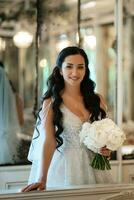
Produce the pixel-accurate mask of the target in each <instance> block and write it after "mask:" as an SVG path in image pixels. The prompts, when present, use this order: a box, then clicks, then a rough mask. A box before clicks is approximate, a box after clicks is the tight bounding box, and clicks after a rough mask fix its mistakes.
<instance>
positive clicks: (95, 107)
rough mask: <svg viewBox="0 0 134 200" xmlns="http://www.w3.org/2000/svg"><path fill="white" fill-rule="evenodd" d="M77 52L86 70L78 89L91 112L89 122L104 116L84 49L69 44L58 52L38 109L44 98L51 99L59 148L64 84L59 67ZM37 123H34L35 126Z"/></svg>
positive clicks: (61, 140)
mask: <svg viewBox="0 0 134 200" xmlns="http://www.w3.org/2000/svg"><path fill="white" fill-rule="evenodd" d="M77 54H79V55H81V56H82V57H83V58H84V61H85V67H86V72H85V76H84V78H83V80H82V82H81V85H80V91H81V94H82V96H83V100H84V105H85V108H86V109H87V110H88V111H89V112H90V113H91V117H90V122H91V123H92V122H93V121H95V120H99V119H100V118H101V119H102V118H105V117H106V113H105V111H104V110H103V109H102V108H101V107H100V97H99V96H98V95H97V94H95V92H94V89H95V83H94V82H93V81H92V80H91V79H90V71H89V68H88V64H89V63H88V58H87V55H86V53H85V51H84V50H83V49H81V48H79V47H76V46H70V47H66V48H64V49H63V50H62V51H61V52H60V53H59V55H58V57H57V61H56V66H55V68H54V69H53V72H52V74H51V75H50V76H49V78H48V80H47V86H48V89H47V91H46V93H45V94H44V95H43V98H42V102H41V107H40V109H39V112H40V111H41V110H42V104H43V102H44V100H45V99H48V98H51V99H52V109H53V113H54V120H53V123H54V126H55V127H56V129H55V130H56V132H55V138H56V141H57V148H59V147H60V146H61V145H62V144H63V139H62V137H61V134H62V131H63V126H62V117H63V115H62V112H61V110H60V105H61V103H62V102H63V100H62V97H61V91H63V89H64V86H65V84H64V79H63V76H62V75H61V74H60V69H61V68H62V63H63V62H64V60H65V58H66V57H67V56H70V55H77ZM39 112H38V115H37V117H38V118H39V122H38V124H39V123H40V120H41V119H40V117H39ZM38 124H37V125H36V128H37V126H38ZM37 129H38V128H37ZM38 133H39V131H38Z"/></svg>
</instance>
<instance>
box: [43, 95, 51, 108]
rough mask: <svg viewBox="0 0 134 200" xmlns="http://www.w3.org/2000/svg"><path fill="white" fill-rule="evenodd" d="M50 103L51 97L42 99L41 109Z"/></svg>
mask: <svg viewBox="0 0 134 200" xmlns="http://www.w3.org/2000/svg"><path fill="white" fill-rule="evenodd" d="M51 104H52V99H51V98H48V99H45V100H44V101H43V105H42V108H43V110H44V109H46V108H47V107H48V106H50V105H51Z"/></svg>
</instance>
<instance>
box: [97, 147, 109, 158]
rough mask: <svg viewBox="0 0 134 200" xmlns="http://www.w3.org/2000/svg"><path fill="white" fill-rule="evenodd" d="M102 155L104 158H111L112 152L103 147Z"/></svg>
mask: <svg viewBox="0 0 134 200" xmlns="http://www.w3.org/2000/svg"><path fill="white" fill-rule="evenodd" d="M100 154H102V155H103V156H106V157H108V158H110V155H111V150H109V149H107V148H106V146H105V147H102V148H101V150H100Z"/></svg>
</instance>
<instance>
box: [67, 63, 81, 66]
mask: <svg viewBox="0 0 134 200" xmlns="http://www.w3.org/2000/svg"><path fill="white" fill-rule="evenodd" d="M67 65H78V66H84V64H83V63H80V64H73V63H67Z"/></svg>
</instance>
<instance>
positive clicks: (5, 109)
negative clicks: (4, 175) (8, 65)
mask: <svg viewBox="0 0 134 200" xmlns="http://www.w3.org/2000/svg"><path fill="white" fill-rule="evenodd" d="M19 132H20V126H19V121H18V116H17V110H16V101H15V96H14V93H13V91H12V88H11V85H10V83H9V80H8V79H7V76H6V73H5V71H4V65H3V64H2V63H1V62H0V165H5V164H15V163H16V162H17V161H18V152H17V148H18V142H19V141H18V137H17V133H19Z"/></svg>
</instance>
